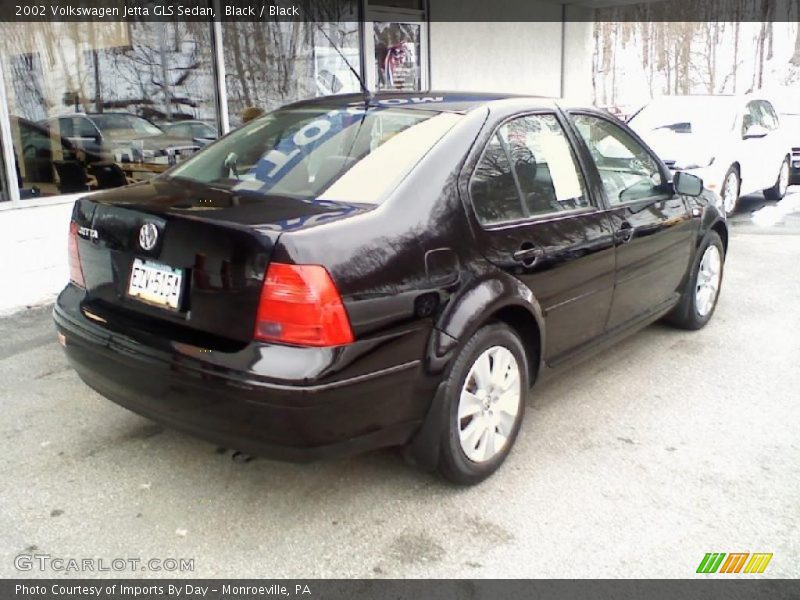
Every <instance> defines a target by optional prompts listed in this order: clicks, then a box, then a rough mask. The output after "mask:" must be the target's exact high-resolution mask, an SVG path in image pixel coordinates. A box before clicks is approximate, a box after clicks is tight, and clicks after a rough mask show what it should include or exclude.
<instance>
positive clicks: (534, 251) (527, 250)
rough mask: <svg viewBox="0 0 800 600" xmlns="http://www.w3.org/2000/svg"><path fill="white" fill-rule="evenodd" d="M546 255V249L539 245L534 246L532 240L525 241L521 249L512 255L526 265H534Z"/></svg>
mask: <svg viewBox="0 0 800 600" xmlns="http://www.w3.org/2000/svg"><path fill="white" fill-rule="evenodd" d="M543 255H544V250H542V249H541V248H539V246H534V245H533V244H531V243H530V242H525V243H524V244H522V246H520V248H519V250H517V251H516V252H514V254H512V256H513V257H514V260H515V261H517V262H521V263H522V264H524V265H525V266H526V267H532V266H533V265H534V264H536V261H537V260H539V259H540V258H541V257H542V256H543Z"/></svg>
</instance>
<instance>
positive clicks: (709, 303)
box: [667, 231, 725, 330]
mask: <svg viewBox="0 0 800 600" xmlns="http://www.w3.org/2000/svg"><path fill="white" fill-rule="evenodd" d="M724 266H725V247H724V246H723V245H722V239H721V238H720V237H719V234H718V233H717V232H716V231H709V232H708V233H707V234H706V237H705V239H704V240H703V242H702V243H701V244H700V247H699V248H698V249H697V254H696V255H695V258H694V263H693V264H692V270H691V272H690V273H689V277H688V279H687V281H686V286H685V287H684V289H683V292H682V294H681V300H680V302H679V303H678V305H677V306H676V307H675V308H674V309H673V311H672V312H671V313H670V314H669V315H668V316H667V320H668V321H669V322H671V323H672V324H673V325H676V326H677V327H681V328H682V329H690V330H695V329H700V328H702V327H705V325H706V323H708V322H709V321H710V320H711V317H712V316H713V315H714V310H716V308H717V300H718V299H719V290H720V287H721V285H722V272H723V268H724Z"/></svg>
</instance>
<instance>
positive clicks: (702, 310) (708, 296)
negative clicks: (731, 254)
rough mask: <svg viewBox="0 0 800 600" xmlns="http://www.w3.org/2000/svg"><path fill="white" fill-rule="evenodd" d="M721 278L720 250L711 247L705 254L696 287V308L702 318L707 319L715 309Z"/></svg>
mask: <svg viewBox="0 0 800 600" xmlns="http://www.w3.org/2000/svg"><path fill="white" fill-rule="evenodd" d="M721 276H722V257H721V256H720V253H719V249H718V248H717V247H716V246H713V245H710V246H708V248H706V250H705V252H703V258H702V260H701V261H700V270H699V271H698V273H697V283H696V286H695V307H696V309H697V314H698V315H700V316H701V317H705V316H706V315H707V314H708V313H710V312H711V309H713V308H714V303H715V302H716V301H717V293H718V292H719V283H720V278H721Z"/></svg>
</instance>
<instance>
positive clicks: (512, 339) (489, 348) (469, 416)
mask: <svg viewBox="0 0 800 600" xmlns="http://www.w3.org/2000/svg"><path fill="white" fill-rule="evenodd" d="M527 393H528V361H527V356H526V353H525V348H524V346H523V345H522V341H521V340H520V338H519V336H518V335H517V333H516V332H515V331H514V330H512V329H511V328H510V327H508V326H507V325H505V324H502V323H495V324H492V325H487V326H485V327H482V328H481V329H479V330H478V331H477V332H476V333H475V334H474V335H473V336H472V338H470V340H469V341H468V342H467V344H466V345H465V346H464V348H463V349H462V350H461V353H460V354H459V355H458V358H457V359H456V360H455V363H454V364H453V368H452V370H451V371H450V375H449V376H448V378H447V380H446V381H445V384H444V401H445V403H446V406H445V407H444V408H445V412H444V414H445V415H446V419H444V422H443V423H442V426H441V431H440V432H439V435H440V439H439V450H440V456H439V472H440V474H441V475H442V476H444V477H445V478H446V479H448V480H450V481H451V482H453V483H457V484H459V485H473V484H476V483H479V482H480V481H483V480H484V479H486V478H487V477H489V476H490V475H491V474H492V473H494V472H495V471H496V470H497V469H498V468H499V467H500V465H501V464H502V463H503V461H504V460H505V459H506V456H508V454H509V452H510V451H511V447H512V446H513V445H514V441H515V440H516V438H517V434H518V433H519V428H520V425H521V423H522V415H523V413H524V410H525V396H526V395H527Z"/></svg>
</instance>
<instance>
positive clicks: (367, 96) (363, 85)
mask: <svg viewBox="0 0 800 600" xmlns="http://www.w3.org/2000/svg"><path fill="white" fill-rule="evenodd" d="M306 18H309V16H308V13H306ZM313 23H314V25H316V26H317V29H319V30H320V32H321V33H322V35H324V36H325V39H326V40H328V43H329V44H330V45H331V46H332V47H333V49H334V50H336V53H337V54H338V55H339V56H340V57H341V58H342V60H343V61H344V64H346V65H347V68H348V69H350V72H351V73H352V74H353V75H355V77H356V79H358V83H359V85H360V86H361V93H362V94H363V95H364V112H366V111H367V109H368V108H369V104H370V102H372V98H373V97H374V94H373V93H372V92H371V91H370V89H369V88H368V87H367V84H366V83H365V82H364V79H363V78H362V77H361V73H359V72H358V71H356V70H355V68H354V67H353V65H352V64H350V61H349V60H347V57H346V56H345V55H344V52H342V51H341V50H340V49H339V46H337V45H336V44H335V43H334V42H333V40H332V39H331V36H329V35H328V34H327V32H326V31H325V29H324V28H323V27H322V25H320V23H319V21H313Z"/></svg>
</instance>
